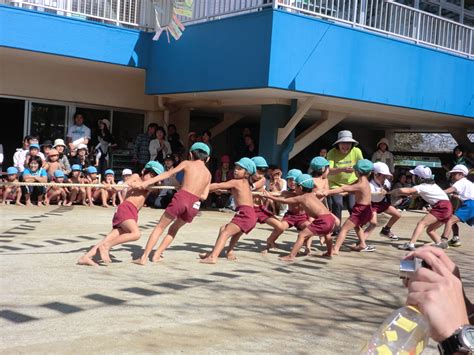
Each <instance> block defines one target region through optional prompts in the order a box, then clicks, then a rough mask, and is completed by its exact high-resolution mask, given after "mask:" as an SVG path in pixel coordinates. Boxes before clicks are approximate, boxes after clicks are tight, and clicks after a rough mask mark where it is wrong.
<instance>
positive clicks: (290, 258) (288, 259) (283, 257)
mask: <svg viewBox="0 0 474 355" xmlns="http://www.w3.org/2000/svg"><path fill="white" fill-rule="evenodd" d="M278 259H280V260H281V261H286V262H291V261H295V259H296V258H295V257H294V256H291V255H287V256H281V257H279V258H278Z"/></svg>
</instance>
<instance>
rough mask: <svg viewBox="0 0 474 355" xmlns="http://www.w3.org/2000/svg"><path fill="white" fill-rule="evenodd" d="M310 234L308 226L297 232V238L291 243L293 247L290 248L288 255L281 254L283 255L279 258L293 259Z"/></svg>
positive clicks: (283, 259) (284, 259)
mask: <svg viewBox="0 0 474 355" xmlns="http://www.w3.org/2000/svg"><path fill="white" fill-rule="evenodd" d="M312 235H313V233H312V232H311V231H310V230H309V229H308V228H305V229H303V230H302V231H301V232H299V234H298V239H296V242H295V244H294V245H293V248H292V249H291V253H290V255H287V256H283V257H281V258H280V260H282V261H293V260H295V258H296V255H297V254H298V252H299V251H300V249H301V247H302V246H303V244H304V241H305V240H306V239H307V238H309V237H311V236H312Z"/></svg>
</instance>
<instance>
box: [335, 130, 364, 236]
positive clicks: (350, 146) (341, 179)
mask: <svg viewBox="0 0 474 355" xmlns="http://www.w3.org/2000/svg"><path fill="white" fill-rule="evenodd" d="M358 144H359V142H358V141H356V140H355V139H354V138H353V137H352V132H351V131H347V130H344V131H340V132H339V133H338V134H337V140H336V141H335V142H334V144H333V146H334V148H332V149H331V150H330V151H329V152H328V155H327V160H328V161H329V168H330V170H329V176H328V180H329V188H331V189H335V188H338V187H341V186H342V185H347V184H352V183H353V182H355V181H356V180H357V176H356V174H355V172H354V169H353V168H352V167H353V166H354V165H355V164H356V163H357V161H359V160H361V159H364V157H363V155H362V151H361V150H360V149H359V148H357V147H356V145H358ZM344 200H346V202H347V206H348V207H349V210H352V207H354V204H355V196H354V195H353V194H349V195H346V196H342V195H332V196H330V197H329V198H328V203H329V206H330V209H331V212H332V213H333V214H334V215H335V216H336V217H337V218H339V219H341V217H342V209H343V207H344ZM334 233H339V229H338V228H337V229H335V230H334Z"/></svg>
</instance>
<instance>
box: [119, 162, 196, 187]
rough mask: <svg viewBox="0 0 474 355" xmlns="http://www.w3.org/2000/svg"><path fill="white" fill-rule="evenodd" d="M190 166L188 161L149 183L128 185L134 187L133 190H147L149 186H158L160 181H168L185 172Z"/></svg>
mask: <svg viewBox="0 0 474 355" xmlns="http://www.w3.org/2000/svg"><path fill="white" fill-rule="evenodd" d="M188 164H189V162H188V161H183V162H182V163H180V164H179V165H178V166H177V167H175V168H173V169H171V170H168V171H165V172H164V173H161V174H160V175H157V176H155V177H154V178H151V179H150V180H147V181H142V182H140V183H134V182H132V183H130V184H128V185H129V186H130V187H133V188H137V189H142V190H144V189H146V188H147V187H148V186H151V185H154V184H156V183H157V182H158V181H162V180H165V179H168V178H170V177H171V176H173V175H176V174H177V173H179V172H180V171H182V170H184V168H185V167H186V166H187V165H188Z"/></svg>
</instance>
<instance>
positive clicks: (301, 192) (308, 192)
mask: <svg viewBox="0 0 474 355" xmlns="http://www.w3.org/2000/svg"><path fill="white" fill-rule="evenodd" d="M296 185H297V187H296V190H295V193H296V194H295V196H293V197H287V198H284V197H276V196H272V195H270V194H269V193H267V192H265V196H266V198H269V199H271V200H273V201H277V202H281V203H288V204H295V205H300V206H301V207H302V208H303V209H304V211H305V212H306V214H307V215H308V216H310V217H313V218H314V220H313V222H311V224H309V225H307V226H306V227H305V228H304V229H303V230H302V231H301V232H299V234H298V239H297V240H296V242H295V244H294V245H293V248H292V249H291V253H290V255H287V256H284V257H281V258H280V260H282V261H294V260H295V258H296V255H297V254H298V252H299V250H300V249H301V247H302V246H303V244H304V242H305V241H306V240H307V239H308V238H311V237H312V236H314V235H317V236H323V237H324V238H325V240H326V245H327V251H326V253H324V254H323V256H326V257H331V256H332V237H331V233H332V231H333V229H334V227H335V225H336V218H335V217H334V215H333V214H331V212H329V210H328V209H327V208H326V206H324V205H323V203H322V202H321V201H320V200H319V198H317V197H316V195H315V194H314V193H313V188H314V181H313V178H312V177H311V175H308V174H301V175H300V176H298V177H297V178H296Z"/></svg>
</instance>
